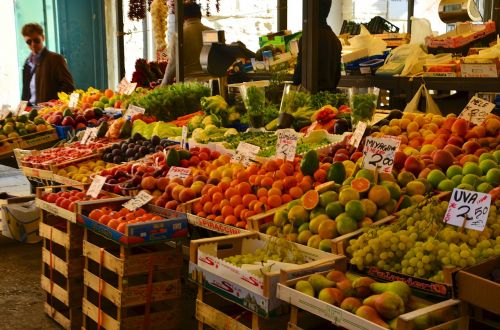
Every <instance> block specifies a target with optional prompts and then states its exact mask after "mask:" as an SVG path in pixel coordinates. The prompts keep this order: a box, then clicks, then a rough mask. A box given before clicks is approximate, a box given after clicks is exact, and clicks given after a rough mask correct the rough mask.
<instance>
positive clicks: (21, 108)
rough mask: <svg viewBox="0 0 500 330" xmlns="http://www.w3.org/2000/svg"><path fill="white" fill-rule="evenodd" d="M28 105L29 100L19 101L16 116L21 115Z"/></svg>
mask: <svg viewBox="0 0 500 330" xmlns="http://www.w3.org/2000/svg"><path fill="white" fill-rule="evenodd" d="M77 101H78V100H77ZM27 106H28V101H21V102H19V104H18V105H17V109H16V116H19V115H20V114H22V113H23V112H24V110H26V107H27Z"/></svg>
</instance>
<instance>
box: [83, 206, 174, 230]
mask: <svg viewBox="0 0 500 330" xmlns="http://www.w3.org/2000/svg"><path fill="white" fill-rule="evenodd" d="M88 217H89V218H90V219H92V220H94V221H97V222H99V223H102V224H103V225H106V226H108V227H109V228H111V229H114V230H116V231H119V232H120V233H122V234H125V233H126V229H127V225H128V224H133V223H139V222H147V221H159V220H164V219H165V218H164V217H162V216H160V215H157V214H154V213H150V212H147V211H146V210H144V209H143V208H138V209H137V210H135V211H130V210H129V209H127V208H125V207H123V208H121V209H120V210H118V211H115V210H113V209H112V208H110V207H107V206H103V207H100V208H98V209H94V210H92V211H90V213H89V215H88Z"/></svg>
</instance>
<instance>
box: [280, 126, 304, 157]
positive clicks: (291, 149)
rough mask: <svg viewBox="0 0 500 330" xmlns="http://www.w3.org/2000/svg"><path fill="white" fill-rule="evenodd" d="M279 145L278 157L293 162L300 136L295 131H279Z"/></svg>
mask: <svg viewBox="0 0 500 330" xmlns="http://www.w3.org/2000/svg"><path fill="white" fill-rule="evenodd" d="M276 132H277V134H278V144H277V145H276V157H277V158H281V159H284V160H288V161H293V159H294V158H295V153H296V150H297V140H298V139H299V136H298V134H297V132H295V131H294V130H293V129H279V130H277V131H276Z"/></svg>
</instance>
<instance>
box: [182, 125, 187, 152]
mask: <svg viewBox="0 0 500 330" xmlns="http://www.w3.org/2000/svg"><path fill="white" fill-rule="evenodd" d="M187 136H188V128H187V126H182V139H181V148H182V149H187V142H186V141H187Z"/></svg>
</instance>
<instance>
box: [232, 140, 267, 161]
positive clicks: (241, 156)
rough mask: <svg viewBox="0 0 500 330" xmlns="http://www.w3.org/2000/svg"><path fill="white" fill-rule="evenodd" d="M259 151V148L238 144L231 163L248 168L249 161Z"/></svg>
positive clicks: (244, 143) (243, 143)
mask: <svg viewBox="0 0 500 330" xmlns="http://www.w3.org/2000/svg"><path fill="white" fill-rule="evenodd" d="M259 151H260V147H259V146H256V145H253V144H250V143H246V142H240V143H239V144H238V148H236V152H235V153H234V155H233V157H232V158H231V163H241V164H243V165H244V166H249V165H250V163H251V159H252V158H254V157H255V155H257V154H258V153H259Z"/></svg>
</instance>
